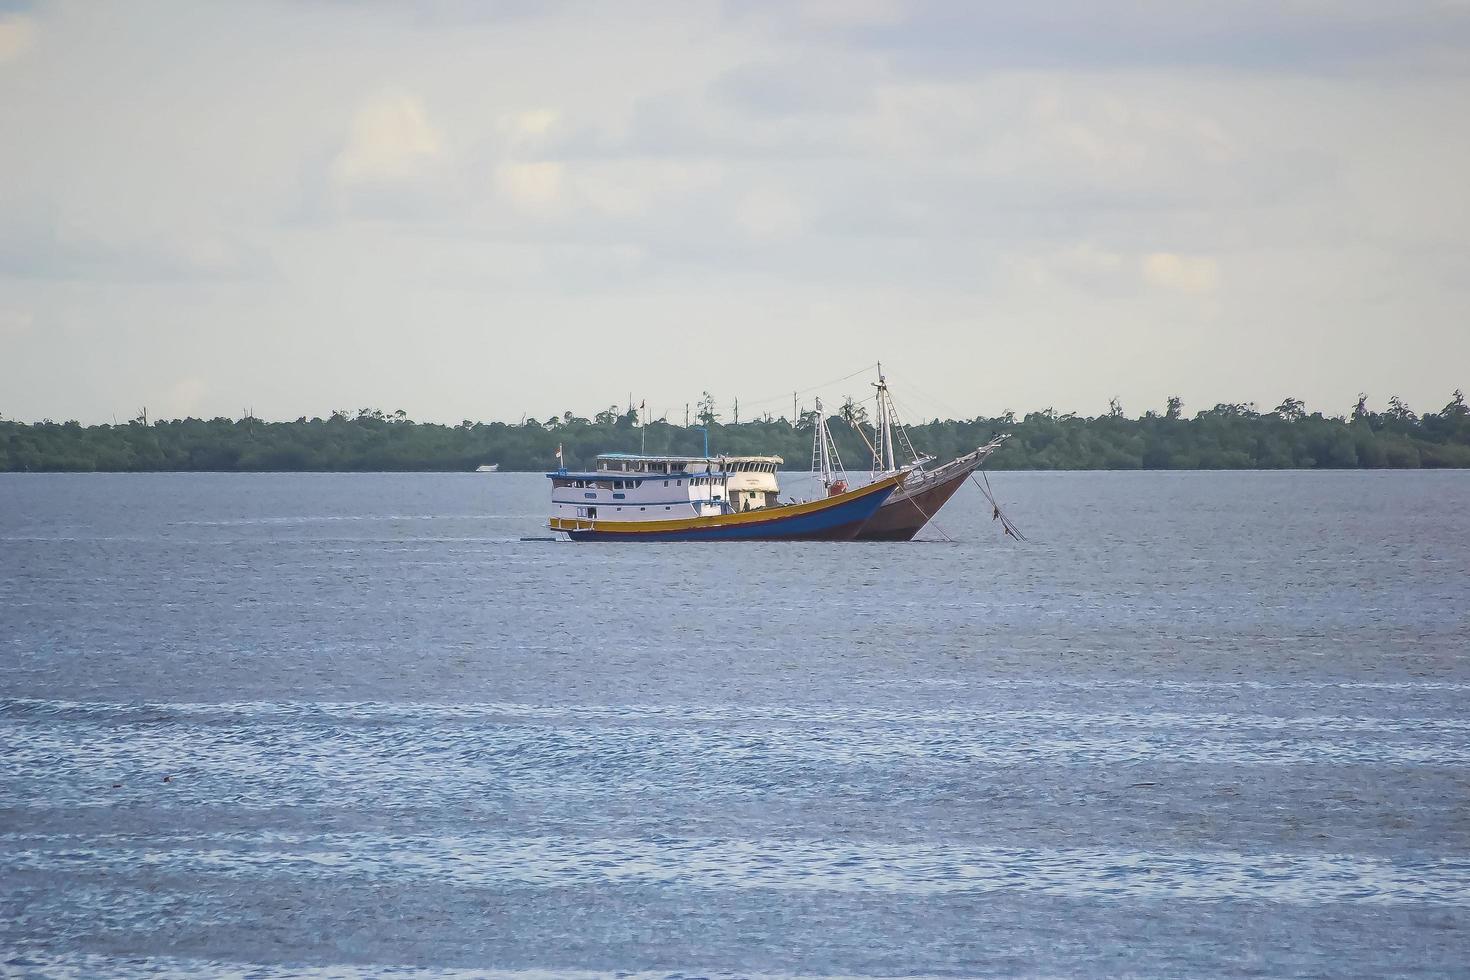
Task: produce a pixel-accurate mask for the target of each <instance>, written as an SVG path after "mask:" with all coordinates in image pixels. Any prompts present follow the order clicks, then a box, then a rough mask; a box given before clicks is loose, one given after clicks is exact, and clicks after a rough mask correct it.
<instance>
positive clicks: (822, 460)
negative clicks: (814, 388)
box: [812, 398, 832, 487]
mask: <svg viewBox="0 0 1470 980" xmlns="http://www.w3.org/2000/svg"><path fill="white" fill-rule="evenodd" d="M826 428H827V426H826V424H825V423H824V421H823V419H822V399H820V398H818V399H817V408H816V411H814V412H813V413H812V473H813V474H814V475H815V476H816V478H817V479H818V480H820V481H821V483H822V486H823V487H830V486H831V485H832V462H831V460H830V459H829V458H828V456H827V439H826Z"/></svg>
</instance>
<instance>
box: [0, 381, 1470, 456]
mask: <svg viewBox="0 0 1470 980" xmlns="http://www.w3.org/2000/svg"><path fill="white" fill-rule="evenodd" d="M699 409H700V411H699V413H698V414H697V415H696V416H695V418H696V419H697V420H698V424H696V423H695V422H693V421H691V422H690V424H687V425H679V424H674V423H670V422H668V421H667V420H664V419H660V420H657V421H653V422H649V423H647V424H644V425H640V424H639V420H638V417H637V413H636V412H634V411H626V412H620V411H619V410H618V409H617V408H616V407H610V408H608V409H606V410H605V411H602V412H598V413H595V414H594V415H593V417H592V418H590V419H589V418H583V417H580V416H577V415H574V414H573V413H572V412H566V413H564V414H562V415H561V416H556V417H552V418H548V419H544V420H537V419H529V418H528V419H525V420H523V421H522V422H520V423H515V424H508V423H505V422H471V421H468V420H466V421H464V422H462V423H460V424H459V425H441V424H437V423H426V422H415V421H414V420H413V419H411V418H409V417H408V415H407V414H406V413H405V412H403V411H397V412H391V413H387V412H383V411H381V410H378V409H367V408H365V409H361V410H359V411H357V412H355V413H353V412H347V411H337V412H333V413H331V414H330V415H329V416H328V417H326V418H312V419H307V418H299V419H297V420H296V421H294V422H268V421H264V420H262V419H257V418H254V417H252V416H250V415H247V416H245V417H244V418H239V419H227V418H214V419H194V418H186V419H170V420H160V421H154V422H151V423H150V422H148V421H147V419H146V418H144V417H140V418H137V419H134V420H132V421H130V422H126V423H122V424H115V425H87V426H84V425H81V424H79V423H77V422H74V421H72V422H53V421H50V420H45V421H41V422H33V423H26V422H17V421H12V420H6V419H3V418H0V472H26V471H30V472H47V471H50V472H57V471H71V472H79V471H80V472H85V471H113V472H143V471H176V470H177V471H206V470H209V471H221V470H223V471H454V470H465V471H467V470H473V469H474V468H475V467H476V466H479V465H481V464H486V463H498V464H499V465H500V467H501V469H503V470H547V469H554V468H555V467H556V451H557V449H558V447H560V448H561V449H562V451H563V459H564V460H565V462H566V465H567V466H569V467H579V466H580V467H585V466H590V465H592V463H593V459H594V457H595V456H596V455H597V454H598V453H602V452H639V451H646V452H649V453H670V454H681V455H689V456H697V455H700V454H702V453H703V451H704V439H705V434H706V431H707V432H708V437H709V446H710V451H711V453H714V454H721V453H723V454H728V455H776V456H781V457H783V458H784V459H785V466H786V468H787V469H805V468H806V467H807V465H808V464H809V462H810V460H811V450H812V436H813V431H814V429H813V427H814V424H815V422H814V420H815V415H814V413H805V414H803V415H802V417H800V418H798V419H797V420H796V422H795V423H794V424H793V423H792V422H791V421H789V420H788V419H785V418H771V417H770V416H769V415H766V416H763V417H761V418H759V419H755V420H746V421H737V420H736V419H734V418H731V419H730V420H729V421H728V422H726V421H724V420H723V419H722V418H721V416H720V413H719V412H717V411H716V410H715V407H714V401H713V399H711V398H710V397H709V396H708V394H706V396H705V398H704V399H702V400H701V402H700V403H699ZM829 425H830V427H831V430H832V433H833V435H834V437H835V439H836V441H837V446H838V450H839V452H840V454H841V456H842V460H843V462H844V463H845V464H846V465H847V467H848V469H850V470H853V471H858V470H866V469H867V468H868V467H869V465H870V462H871V452H870V450H869V449H868V448H867V446H868V442H869V440H871V439H872V429H871V425H870V423H869V422H868V419H867V416H866V413H865V411H864V409H863V407H862V406H861V405H859V404H857V403H855V402H853V401H852V400H851V399H848V400H847V401H846V402H845V403H844V404H843V405H842V406H841V408H840V409H839V411H838V412H836V413H834V414H833V415H831V416H830V418H829ZM1000 433H1007V434H1009V436H1010V439H1009V440H1007V441H1006V443H1005V444H1004V445H1003V447H1002V448H1001V449H1000V451H998V452H997V453H996V454H995V455H994V456H993V457H992V459H991V462H990V463H989V464H987V465H988V466H989V467H990V468H992V469H1089V470H1090V469H1323V468H1331V469H1352V468H1360V467H1371V468H1418V467H1470V408H1467V407H1466V404H1465V398H1464V395H1463V393H1462V392H1460V391H1456V392H1455V393H1454V397H1453V398H1452V399H1451V400H1450V402H1449V403H1448V404H1446V405H1445V406H1444V408H1443V409H1442V410H1440V411H1437V412H1433V413H1426V414H1423V415H1420V414H1417V413H1415V412H1414V411H1413V410H1412V409H1410V408H1409V406H1408V405H1406V404H1405V403H1404V402H1403V400H1402V399H1399V398H1397V397H1395V398H1392V399H1390V401H1389V404H1388V408H1387V409H1386V410H1385V411H1382V412H1375V411H1372V410H1370V409H1369V408H1368V404H1367V398H1366V397H1361V396H1360V397H1359V399H1358V402H1357V404H1356V405H1355V406H1354V407H1353V408H1352V410H1351V412H1349V413H1348V414H1346V415H1341V416H1326V415H1323V414H1322V413H1321V412H1313V413H1308V411H1307V409H1306V406H1305V405H1303V404H1302V402H1301V401H1300V400H1298V399H1295V398H1287V399H1284V400H1283V401H1282V402H1281V404H1280V405H1278V406H1276V408H1275V409H1272V410H1270V411H1259V410H1258V409H1257V408H1256V406H1255V405H1253V404H1249V403H1247V404H1219V405H1215V406H1214V407H1213V408H1208V409H1205V410H1203V411H1200V412H1197V413H1195V414H1194V415H1193V416H1192V417H1186V416H1185V413H1184V406H1183V403H1182V402H1181V401H1180V400H1179V399H1178V398H1177V397H1176V398H1170V399H1169V400H1168V402H1167V403H1166V404H1165V405H1164V406H1163V409H1162V410H1161V411H1149V412H1145V413H1144V414H1143V415H1142V416H1139V417H1137V418H1130V417H1128V416H1127V415H1125V413H1124V412H1123V409H1122V406H1121V405H1119V404H1118V402H1117V401H1116V400H1114V402H1113V403H1112V404H1111V405H1110V406H1109V411H1108V412H1107V414H1104V415H1099V416H1096V417H1091V418H1085V417H1080V416H1077V415H1074V414H1065V415H1063V414H1058V413H1057V412H1055V411H1053V410H1051V409H1047V410H1045V411H1040V412H1031V413H1029V414H1027V415H1025V416H1023V417H1019V418H1018V417H1017V416H1016V415H1015V414H1014V413H1010V412H1008V413H1006V414H1005V415H1002V416H999V417H995V418H985V417H977V418H973V419H944V420H941V419H937V418H936V419H932V420H930V421H928V422H923V423H921V424H918V425H911V426H909V427H908V434H909V437H910V439H911V440H912V442H913V445H914V448H915V449H917V450H919V451H920V452H924V453H930V454H933V455H935V456H937V457H939V458H940V459H941V460H944V459H949V458H952V457H954V456H957V455H960V454H962V453H966V452H968V451H970V450H971V449H974V448H975V447H976V446H979V445H982V444H983V443H985V442H987V441H989V440H990V439H991V438H992V437H993V436H995V435H998V434H1000Z"/></svg>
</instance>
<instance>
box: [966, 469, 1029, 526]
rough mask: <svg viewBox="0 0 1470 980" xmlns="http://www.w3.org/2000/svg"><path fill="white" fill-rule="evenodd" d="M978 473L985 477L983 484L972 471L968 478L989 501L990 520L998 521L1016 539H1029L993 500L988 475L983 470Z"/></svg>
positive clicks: (993, 496) (993, 495)
mask: <svg viewBox="0 0 1470 980" xmlns="http://www.w3.org/2000/svg"><path fill="white" fill-rule="evenodd" d="M980 475H981V476H982V477H984V478H985V485H984V486H981V485H980V481H979V480H976V479H975V474H974V472H971V473H970V479H971V480H972V481H973V482H974V484H975V486H976V487H979V489H980V492H981V493H983V494H984V495H985V499H986V500H988V501H990V511H991V513H990V519H991V520H992V521H1000V526H1001V527H1003V528H1005V533H1007V534H1009V535H1010V536H1011V537H1013V538H1015V539H1016V540H1017V541H1029V540H1030V539H1029V538H1027V537H1026V535H1024V534H1022V533H1021V529H1020V528H1019V527H1017V526H1016V525H1015V522H1014V521H1012V520H1011V519H1010V518H1009V517H1007V516H1006V515H1005V512H1004V511H1002V510H1001V509H1000V504H998V503H996V502H995V494H994V493H993V492H992V491H991V489H990V477H989V476H988V475H987V474H986V472H985V470H983V469H982V470H980Z"/></svg>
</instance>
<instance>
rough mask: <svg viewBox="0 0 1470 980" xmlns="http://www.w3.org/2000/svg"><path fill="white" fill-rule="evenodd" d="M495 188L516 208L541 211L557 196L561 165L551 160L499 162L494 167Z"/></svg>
mask: <svg viewBox="0 0 1470 980" xmlns="http://www.w3.org/2000/svg"><path fill="white" fill-rule="evenodd" d="M495 189H496V190H497V191H498V192H499V193H500V196H501V197H502V198H503V199H504V200H506V201H508V202H509V203H510V204H512V205H514V206H515V207H517V208H521V209H523V210H527V211H544V210H547V209H550V208H553V207H555V206H556V205H557V203H558V202H559V201H560V200H561V190H562V165H561V164H560V163H557V162H555V161H552V160H541V161H537V162H532V163H503V164H501V165H500V166H499V167H496V168H495Z"/></svg>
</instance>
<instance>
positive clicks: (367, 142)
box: [332, 93, 445, 184]
mask: <svg viewBox="0 0 1470 980" xmlns="http://www.w3.org/2000/svg"><path fill="white" fill-rule="evenodd" d="M444 153H445V150H444V140H443V138H442V137H441V136H440V135H439V133H438V131H437V130H436V129H435V128H434V127H433V126H432V125H430V124H429V120H428V115H427V113H426V112H425V111H424V107H423V104H422V103H421V102H420V101H419V100H418V99H416V98H414V97H413V96H411V95H407V94H404V93H390V94H384V95H380V96H377V97H375V98H373V99H371V100H369V101H368V102H366V103H364V104H363V105H362V106H361V107H360V108H359V109H358V110H357V113H356V115H355V116H354V117H353V120H352V127H351V130H350V132H349V134H348V137H347V142H346V144H345V145H344V146H343V147H342V149H341V151H340V152H339V153H338V154H337V156H336V159H334V160H333V161H332V175H333V177H334V178H335V179H336V180H338V181H340V182H342V183H345V184H363V183H382V182H394V181H402V180H410V179H414V178H417V177H421V176H423V175H425V174H426V173H427V172H428V171H429V170H430V169H431V168H432V166H433V165H434V164H435V163H436V162H437V161H439V160H440V159H442V158H443V156H444Z"/></svg>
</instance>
